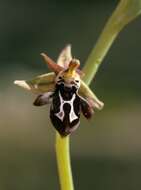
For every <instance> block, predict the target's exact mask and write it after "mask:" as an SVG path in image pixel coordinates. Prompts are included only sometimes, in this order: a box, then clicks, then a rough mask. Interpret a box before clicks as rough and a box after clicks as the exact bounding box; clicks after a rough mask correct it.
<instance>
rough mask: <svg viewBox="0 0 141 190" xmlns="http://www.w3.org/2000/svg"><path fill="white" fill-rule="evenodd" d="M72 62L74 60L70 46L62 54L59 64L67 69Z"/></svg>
mask: <svg viewBox="0 0 141 190" xmlns="http://www.w3.org/2000/svg"><path fill="white" fill-rule="evenodd" d="M71 60H72V55H71V45H70V44H69V45H67V46H66V47H65V48H64V49H63V50H62V52H61V53H60V55H59V57H58V60H57V64H58V65H60V66H61V67H63V68H65V69H67V68H68V66H69V63H70V61H71Z"/></svg>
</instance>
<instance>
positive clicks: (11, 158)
mask: <svg viewBox="0 0 141 190" xmlns="http://www.w3.org/2000/svg"><path fill="white" fill-rule="evenodd" d="M117 3H118V0H108V1H104V0H103V1H102V0H95V1H92V0H89V1H88V0H87V1H84V0H79V1H73V0H72V1H57V0H46V1H33V0H30V1H29V0H20V1H16V0H13V1H10V0H0V107H1V109H0V189H1V190H25V189H26V190H32V189H34V190H39V189H47V190H55V189H56V190H57V189H59V185H58V183H59V181H58V176H57V167H56V160H55V147H54V141H55V138H54V137H55V130H54V129H53V127H52V126H51V123H50V120H49V116H48V110H49V108H48V107H46V106H45V107H40V108H36V107H34V106H33V105H32V102H33V101H34V99H35V96H34V95H32V94H30V93H28V92H26V91H24V90H23V89H20V88H18V87H17V86H14V85H13V81H14V80H15V79H19V80H20V79H32V78H33V77H35V76H36V75H39V74H42V73H46V72H48V68H47V66H46V65H45V64H44V62H43V60H42V59H41V56H40V53H41V52H47V53H48V55H49V56H50V57H52V58H53V59H55V60H56V59H57V56H58V54H59V52H60V51H61V49H62V48H63V47H64V46H65V45H66V44H68V43H71V44H72V52H73V55H74V56H75V57H76V58H79V59H80V60H81V64H82V65H83V64H84V62H85V61H86V59H87V57H88V54H89V53H90V51H91V49H92V47H93V46H94V44H95V43H96V40H97V38H98V36H99V34H100V32H101V30H102V28H103V26H104V24H105V22H106V20H107V18H108V17H109V16H110V15H111V12H112V11H113V10H114V8H115V6H116V5H117ZM140 62H141V18H138V19H136V20H135V21H134V22H133V23H131V24H130V25H128V26H127V27H126V28H125V29H124V30H123V31H122V32H121V34H120V35H119V37H118V38H117V39H116V41H115V43H114V44H113V46H112V48H111V49H110V51H109V53H108V55H107V56H106V58H105V60H104V62H103V64H102V66H101V67H100V70H99V72H98V73H97V75H96V78H95V80H94V81H93V82H92V83H91V88H92V89H93V90H94V91H95V93H96V94H97V96H98V97H99V98H100V99H101V100H102V101H104V102H105V108H104V109H103V110H102V111H101V112H96V114H95V116H94V117H93V119H92V120H91V121H89V122H87V121H86V120H85V119H84V118H83V117H82V118H81V126H80V128H79V129H78V130H77V131H76V132H75V133H74V134H73V135H72V137H71V157H72V168H73V175H74V184H75V188H76V189H77V190H80V189H81V190H84V189H85V190H86V189H95V190H103V189H104V190H113V189H114V190H136V189H141V180H140V176H141V98H140V97H141V84H140V82H141V75H140V72H141V63H140Z"/></svg>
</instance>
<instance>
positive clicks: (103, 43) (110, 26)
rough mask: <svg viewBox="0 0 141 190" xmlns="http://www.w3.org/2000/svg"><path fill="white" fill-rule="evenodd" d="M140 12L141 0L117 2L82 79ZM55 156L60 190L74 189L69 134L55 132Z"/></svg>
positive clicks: (90, 75)
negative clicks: (66, 135) (64, 135)
mask: <svg viewBox="0 0 141 190" xmlns="http://www.w3.org/2000/svg"><path fill="white" fill-rule="evenodd" d="M140 13H141V0H121V1H120V2H119V4H118V6H117V8H116V9H115V11H114V12H113V14H112V16H111V17H110V18H109V20H108V22H107V24H106V26H105V28H104V30H103V32H102V33H101V35H100V37H99V39H98V42H97V43H96V46H95V47H94V48H93V50H92V52H91V53H90V56H89V57H88V60H87V61H86V64H85V66H84V70H83V71H84V73H85V77H84V81H85V83H86V84H87V85H89V84H90V82H91V81H92V79H93V78H94V76H95V74H96V72H97V70H98V68H99V66H100V64H101V62H102V61H103V59H104V57H105V55H106V54H107V52H108V50H109V49H110V47H111V45H112V43H113V42H114V40H115V38H116V37H117V36H118V34H119V32H120V31H121V30H122V29H123V28H124V26H126V25H127V24H128V23H129V22H130V21H132V20H133V19H134V18H136V17H137V16H138V15H139V14H140ZM56 156H57V165H58V171H59V179H60V185H61V190H74V187H73V179H72V172H71V163H70V147H69V136H68V137H64V138H62V137H61V136H60V135H59V134H58V133H56Z"/></svg>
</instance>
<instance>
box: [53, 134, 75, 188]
mask: <svg viewBox="0 0 141 190" xmlns="http://www.w3.org/2000/svg"><path fill="white" fill-rule="evenodd" d="M69 140H70V138H69V136H67V137H61V136H60V134H59V133H58V132H56V156H57V166H58V171H59V181H60V186H61V190H73V189H74V187H73V178H72V171H71V161H70V146H69V145H70V144H69Z"/></svg>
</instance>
